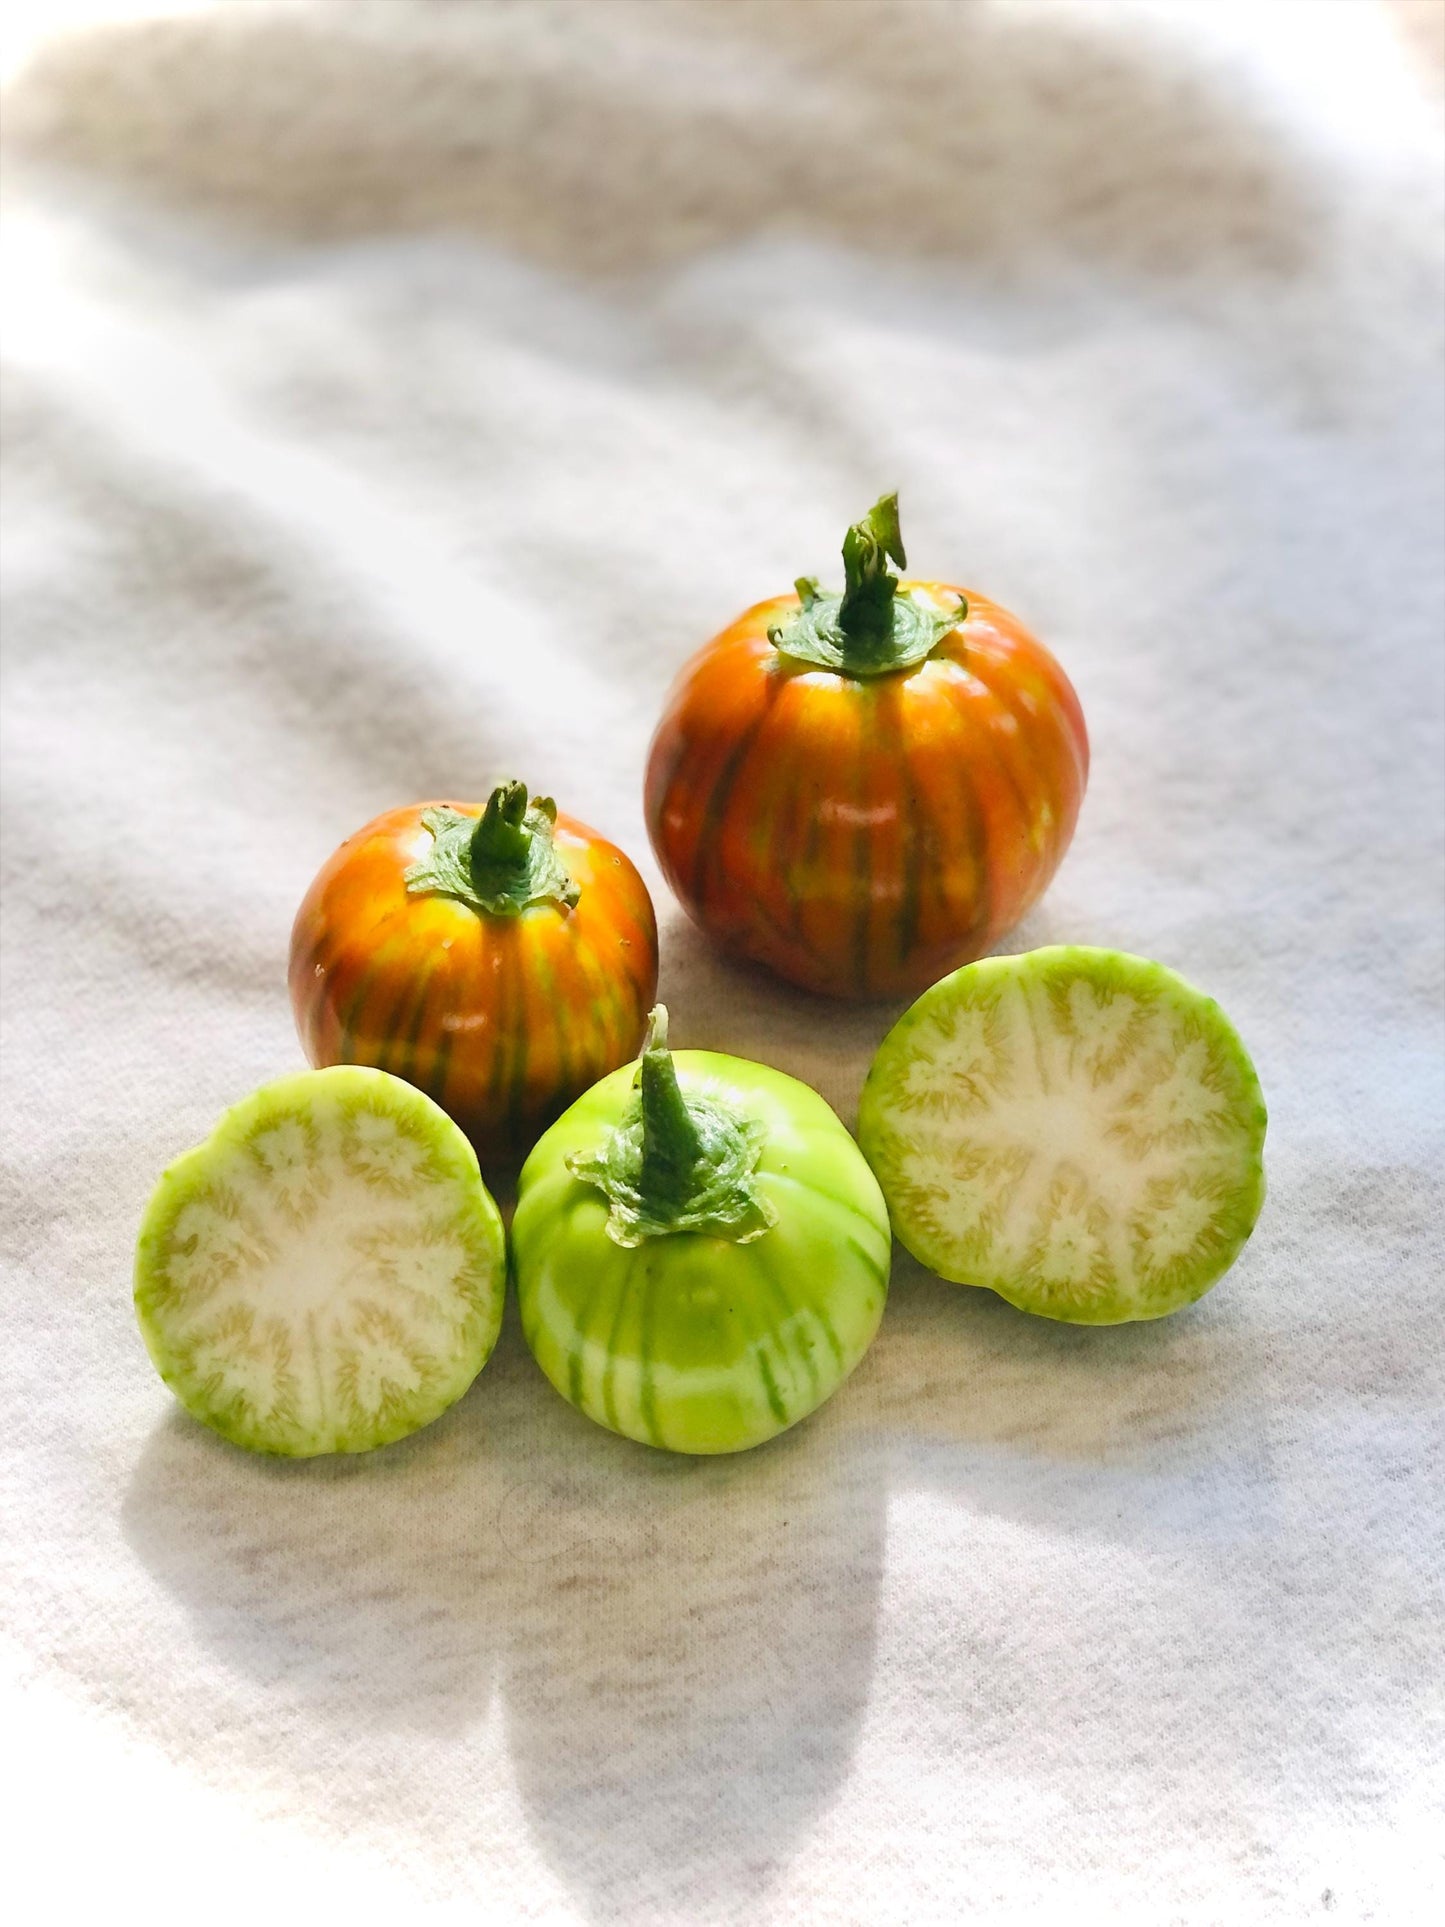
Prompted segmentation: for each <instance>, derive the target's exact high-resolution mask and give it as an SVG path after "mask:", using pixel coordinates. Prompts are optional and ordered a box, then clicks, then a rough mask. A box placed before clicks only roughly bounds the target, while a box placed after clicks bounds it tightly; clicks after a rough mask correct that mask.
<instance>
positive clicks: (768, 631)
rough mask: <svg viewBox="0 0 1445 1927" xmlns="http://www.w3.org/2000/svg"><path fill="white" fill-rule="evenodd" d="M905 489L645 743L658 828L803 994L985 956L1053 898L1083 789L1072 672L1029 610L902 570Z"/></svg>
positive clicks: (686, 691)
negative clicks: (1031, 623)
mask: <svg viewBox="0 0 1445 1927" xmlns="http://www.w3.org/2000/svg"><path fill="white" fill-rule="evenodd" d="M889 558H891V559H892V560H893V561H894V562H896V563H897V564H898V566H899V567H900V568H903V567H904V566H906V565H905V560H904V554H903V544H902V540H901V537H900V534H899V528H898V498H897V497H896V496H885V497H884V499H883V500H882V501H881V502H879V503H878V504H877V506H876V507H875V508H874V509H873V510H872V512H871V513H870V514H869V515H868V516H867V517H866V518H865V519H864V520H863V521H862V522H859V523H856V524H855V525H854V526H853V527H852V528H851V529H850V530H849V531H848V535H847V538H846V539H845V541H844V544H843V562H844V571H845V577H846V584H847V586H846V588H845V589H844V592H843V594H842V595H841V596H840V595H829V594H825V593H823V592H822V591H821V590H820V588H819V586H818V584H817V583H816V582H815V581H812V580H809V579H804V580H800V581H799V582H798V584H797V591H796V593H795V594H793V595H785V596H776V597H774V598H773V599H772V600H770V601H767V602H759V603H757V604H756V605H755V606H754V607H753V608H751V609H749V610H747V611H746V613H745V614H743V615H741V616H739V618H738V619H737V621H736V622H734V623H733V624H732V626H731V627H730V628H728V629H725V630H724V631H723V632H722V633H721V635H719V636H717V637H715V638H714V640H713V641H712V642H710V643H709V644H708V645H707V646H706V647H705V648H704V649H703V650H701V651H700V653H699V654H698V655H696V656H695V657H694V658H693V659H692V661H691V662H690V663H689V664H688V665H687V666H686V667H685V668H684V669H683V671H682V674H681V675H680V676H679V678H678V680H677V682H676V683H675V684H674V686H673V689H672V691H671V693H670V695H669V697H668V699H667V704H666V707H665V709H664V711H663V716H662V720H661V722H660V723H659V725H658V728H657V733H656V735H655V736H654V738H653V742H652V749H651V752H650V755H649V759H648V769H647V786H646V810H647V827H648V833H649V835H650V836H651V838H652V846H653V848H654V850H656V852H657V857H658V861H659V863H660V864H661V865H662V869H663V873H664V874H665V876H666V877H667V880H668V882H669V883H670V884H671V885H672V888H673V889H674V891H675V892H676V893H677V895H678V897H679V899H680V900H681V902H682V904H683V905H684V907H685V908H686V909H687V911H688V912H689V913H690V915H691V916H692V917H693V918H694V920H695V921H696V922H697V923H699V924H700V925H701V926H702V928H703V929H704V930H706V931H707V932H708V933H709V935H710V936H712V937H713V938H714V939H715V940H716V941H717V942H718V943H720V944H722V945H723V946H724V947H725V948H726V949H728V950H731V951H733V952H735V953H737V954H738V955H741V956H743V957H748V958H752V959H753V960H754V961H756V962H758V963H762V964H765V965H767V966H768V967H769V968H771V969H772V970H774V971H776V972H777V973H778V975H779V976H781V977H785V978H787V979H788V980H789V981H790V982H792V983H795V984H800V985H802V986H803V988H804V989H807V990H813V991H819V992H822V993H825V994H827V995H830V996H835V997H882V996H899V995H907V994H909V993H912V992H915V991H918V990H920V989H922V988H924V987H925V986H926V985H928V984H931V983H933V982H934V981H935V980H936V979H937V978H939V977H941V976H942V975H943V974H944V973H945V972H946V971H949V970H952V969H954V968H955V967H957V966H958V965H959V964H963V963H967V962H969V961H970V960H971V959H972V958H975V957H978V956H980V955H981V954H982V953H983V952H984V951H985V950H987V949H988V948H989V946H990V945H991V944H992V943H994V942H995V941H996V940H997V939H998V938H999V937H1000V936H1002V934H1003V933H1004V932H1005V931H1006V930H1008V929H1009V928H1010V927H1011V926H1012V925H1013V924H1015V923H1016V922H1017V921H1018V919H1019V918H1020V917H1021V916H1022V915H1023V914H1024V912H1025V911H1026V910H1027V909H1029V907H1030V906H1031V905H1032V904H1033V903H1034V902H1035V901H1036V900H1037V899H1038V897H1039V896H1040V895H1041V894H1042V893H1043V891H1044V889H1045V887H1046V886H1047V884H1048V883H1049V880H1050V879H1051V877H1052V876H1053V874H1054V871H1055V870H1056V869H1057V868H1058V865H1059V863H1060V861H1061V859H1062V857H1063V855H1064V852H1065V850H1067V848H1068V846H1069V840H1070V838H1071V837H1072V835H1073V833H1074V824H1075V822H1076V821H1077V818H1078V814H1079V805H1080V803H1081V802H1082V801H1083V795H1084V784H1085V780H1086V778H1087V775H1088V767H1089V744H1088V737H1087V734H1086V732H1085V729H1084V718H1083V712H1082V711H1081V709H1080V707H1079V700H1078V697H1077V696H1076V695H1075V694H1074V690H1073V687H1072V685H1071V684H1070V682H1069V679H1068V677H1067V676H1066V675H1065V674H1064V672H1063V670H1062V669H1061V668H1060V667H1059V665H1058V663H1057V662H1055V660H1054V658H1053V657H1052V656H1051V655H1050V654H1049V652H1048V650H1047V649H1045V648H1044V646H1043V645H1042V643H1040V642H1037V641H1035V639H1034V638H1033V636H1031V635H1030V634H1029V632H1028V631H1027V630H1026V629H1025V628H1024V626H1023V624H1022V623H1021V622H1019V620H1018V619H1017V617H1015V616H1012V615H1010V614H1009V612H1008V610H1007V609H1003V608H1001V607H1000V606H999V605H998V604H997V603H995V602H990V601H989V600H988V599H987V598H986V597H985V596H981V595H976V594H974V592H973V591H972V590H967V591H965V590H963V589H959V588H955V587H953V586H952V585H950V584H947V583H941V582H924V581H912V580H909V581H903V582H900V581H899V579H898V577H896V576H894V575H893V574H891V573H890V572H889V569H888V560H889Z"/></svg>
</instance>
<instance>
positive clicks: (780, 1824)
mask: <svg viewBox="0 0 1445 1927" xmlns="http://www.w3.org/2000/svg"><path fill="white" fill-rule="evenodd" d="M840 1415H841V1408H840V1407H834V1408H832V1409H831V1410H830V1411H828V1412H825V1413H824V1414H822V1415H820V1417H819V1419H818V1420H817V1421H816V1422H814V1423H813V1424H811V1425H809V1426H806V1427H804V1428H802V1429H801V1430H800V1431H798V1432H795V1433H792V1434H788V1435H786V1436H785V1437H784V1438H782V1439H780V1440H778V1441H777V1442H776V1443H775V1444H774V1445H772V1446H769V1447H765V1448H763V1449H761V1450H760V1451H758V1452H755V1453H752V1454H750V1455H748V1456H747V1457H746V1458H743V1459H713V1460H680V1459H675V1458H672V1457H669V1456H666V1455H664V1454H661V1453H654V1452H651V1451H649V1450H647V1449H646V1448H644V1447H642V1446H636V1445H633V1444H631V1443H630V1442H629V1441H627V1440H623V1439H618V1438H614V1437H613V1436H612V1435H611V1434H608V1433H605V1432H603V1431H601V1430H600V1429H599V1428H597V1427H595V1426H594V1425H592V1424H591V1423H590V1422H589V1421H587V1420H586V1419H583V1418H582V1417H580V1416H579V1415H578V1414H577V1413H575V1412H573V1411H572V1410H571V1408H570V1407H569V1406H567V1405H566V1404H565V1403H564V1402H563V1401H562V1400H561V1399H559V1398H557V1397H556V1396H555V1394H554V1393H553V1392H552V1391H551V1390H550V1388H549V1387H547V1386H546V1385H545V1383H544V1382H543V1381H542V1380H541V1378H540V1376H539V1375H538V1373H537V1371H536V1368H535V1366H534V1365H533V1363H532V1360H531V1358H530V1356H529V1355H528V1354H527V1352H526V1349H525V1346H524V1345H523V1342H522V1340H521V1337H520V1333H519V1331H518V1329H517V1326H516V1322H515V1318H514V1316H512V1315H511V1314H509V1316H508V1320H507V1324H506V1327H505V1329H504V1333H503V1337H502V1339H501V1341H500V1343H499V1345H498V1348H497V1351H496V1353H495V1354H494V1356H493V1359H492V1361H491V1362H490V1364H489V1365H488V1367H487V1370H486V1372H485V1373H484V1375H483V1377H482V1379H481V1380H480V1381H479V1383H478V1385H477V1387H476V1388H475V1390H474V1391H473V1392H472V1393H471V1394H470V1395H469V1396H468V1397H467V1398H466V1399H465V1400H463V1401H462V1403H461V1404H460V1405H459V1406H457V1407H455V1408H453V1410H452V1412H450V1413H449V1414H447V1415H446V1416H445V1417H444V1418H442V1419H441V1420H439V1421H438V1422H437V1423H436V1424H435V1425H434V1426H431V1427H429V1428H428V1429H427V1430H426V1431H425V1432H423V1433H421V1434H419V1435H418V1436H417V1437H416V1438H415V1439H412V1440H409V1441H407V1442H405V1443H404V1444H402V1445H400V1446H397V1447H393V1448H390V1449H388V1450H387V1451H385V1452H380V1453H377V1454H374V1455H369V1456H367V1457H364V1458H359V1459H353V1460H332V1461H312V1462H309V1463H307V1462H300V1463H290V1464H287V1463H282V1462H270V1461H266V1460H264V1459H251V1458H247V1457H245V1456H243V1455H242V1454H240V1453H238V1452H236V1451H234V1450H233V1449H232V1448H230V1447H228V1446H226V1445H224V1444H223V1443H222V1442H221V1441H219V1440H217V1439H214V1438H213V1437H212V1436H211V1435H210V1434H209V1433H207V1432H205V1431H204V1430H203V1429H202V1428H201V1427H200V1426H198V1425H196V1424H195V1423H193V1422H192V1421H191V1420H190V1419H188V1418H187V1417H185V1416H184V1415H183V1414H182V1413H180V1412H178V1411H177V1412H175V1413H173V1414H172V1415H171V1417H170V1418H168V1419H167V1420H166V1422H165V1423H163V1424H162V1425H161V1426H159V1427H158V1428H157V1430H156V1432H155V1434H154V1435H153V1436H152V1438H151V1440H150V1442H149V1443H148V1445H147V1446H146V1448H145V1451H144V1452H143V1454H142V1456H141V1459H140V1462H139V1464H138V1466H137V1468H136V1471H135V1474H134V1477H133V1479H132V1482H131V1486H130V1489H129V1493H128V1496H127V1499H126V1502H125V1507H124V1518H123V1526H124V1531H125V1535H126V1538H127V1540H128V1542H129V1544H130V1545H131V1547H132V1549H133V1550H134V1551H135V1552H136V1554H137V1555H138V1556H139V1558H140V1559H141V1560H142V1562H143V1563H144V1565H145V1566H146V1567H147V1569H148V1570H149V1572H150V1573H151V1574H152V1576H153V1577H154V1578H155V1580H156V1581H157V1582H158V1583H159V1584H160V1585H161V1586H162V1587H163V1588H164V1589H165V1591H166V1592H168V1593H169V1594H170V1595H172V1596H173V1597H174V1598H175V1599H176V1600H178V1601H179V1603H180V1604H181V1606H182V1607H183V1609H184V1610H185V1612H186V1614H187V1616H188V1618H189V1620H190V1623H191V1626H192V1628H193V1630H194V1633H195V1635H196V1637H197V1638H198V1640H199V1641H200V1643H201V1645H202V1646H203V1647H204V1648H205V1649H206V1650H207V1651H208V1652H209V1653H210V1654H211V1655H212V1656H213V1657H214V1658H215V1659H216V1660H218V1661H219V1662H220V1667H221V1672H220V1675H219V1677H217V1676H216V1675H207V1676H204V1679H203V1680H202V1679H197V1680H196V1681H195V1683H194V1684H193V1688H192V1690H193V1692H194V1693H195V1694H196V1695H197V1703H196V1706H195V1709H194V1714H193V1720H194V1724H195V1727H196V1729H197V1731H198V1733H199V1735H200V1737H199V1738H198V1739H197V1742H196V1744H197V1745H198V1746H199V1747H202V1748H204V1747H205V1746H206V1745H207V1744H211V1745H214V1744H215V1743H216V1741H217V1739H218V1738H219V1740H220V1742H221V1743H222V1744H223V1745H224V1746H225V1748H226V1750H227V1754H228V1756H230V1757H232V1758H233V1759H234V1755H235V1753H236V1751H237V1750H238V1749H246V1750H248V1751H253V1752H254V1756H255V1757H254V1759H252V1760H250V1761H249V1762H247V1764H248V1765H249V1766H250V1767H251V1769H252V1770H253V1771H257V1772H264V1773H265V1774H266V1775H268V1776H270V1777H274V1776H276V1775H277V1774H283V1775H285V1776H286V1778H287V1779H288V1780H294V1781H297V1782H299V1783H300V1784H302V1785H303V1786H304V1787H305V1790H306V1798H307V1801H308V1803H309V1804H310V1805H312V1806H313V1807H314V1808H315V1809H316V1810H318V1811H319V1812H320V1813H321V1814H322V1815H323V1816H325V1817H326V1818H327V1819H328V1820H329V1821H330V1822H331V1823H332V1824H333V1825H336V1826H339V1827H342V1828H344V1827H346V1826H347V1825H348V1824H349V1823H350V1822H351V1821H352V1820H353V1819H359V1818H360V1814H359V1811H358V1812H357V1813H353V1812H352V1810H351V1807H352V1804H354V1803H356V1802H358V1801H359V1800H362V1799H364V1798H365V1797H366V1793H365V1789H366V1788H367V1787H368V1786H371V1787H372V1789H373V1794H372V1797H373V1798H374V1800H376V1801H377V1803H378V1806H379V1807H380V1808H381V1809H383V1810H384V1812H385V1815H386V1818H387V1821H388V1823H389V1825H390V1826H391V1828H393V1829H404V1830H406V1831H407V1832H410V1833H412V1834H413V1835H414V1836H415V1837H417V1838H431V1839H433V1840H436V1841H438V1842H445V1843H446V1845H447V1846H448V1848H449V1850H450V1852H451V1853H452V1854H453V1855H455V1856H457V1857H458V1858H459V1859H461V1860H463V1861H465V1860H468V1859H475V1860H476V1861H478V1862H479V1863H480V1861H481V1860H482V1859H484V1857H485V1853H486V1846H487V1843H486V1841H485V1839H484V1837H483V1836H482V1825H483V1821H482V1815H481V1812H480V1803H479V1801H478V1800H477V1797H476V1787H475V1780H474V1777H473V1776H472V1775H469V1773H468V1771H467V1770H466V1768H465V1766H464V1765H463V1764H462V1762H463V1761H464V1759H465V1754H464V1753H459V1751H458V1747H459V1746H460V1745H461V1744H462V1742H463V1741H464V1739H465V1737H466V1736H467V1735H468V1734H469V1733H473V1735H474V1737H476V1736H475V1734H474V1729H477V1728H478V1727H479V1726H480V1725H481V1724H482V1722H483V1720H484V1718H485V1716H486V1714H487V1711H488V1707H489V1705H490V1703H491V1697H492V1693H493V1690H494V1688H499V1689H500V1690H501V1691H502V1694H503V1697H504V1701H505V1706H506V1727H507V1734H508V1739H509V1744H510V1750H511V1754H512V1759H513V1766H514V1770H515V1772H516V1775H517V1779H518V1782H519V1785H520V1788H521V1792H522V1794H523V1797H524V1799H525V1801H526V1804H527V1808H528V1811H529V1815H530V1819H531V1824H532V1827H533V1830H534V1833H535V1836H536V1839H537V1842H538V1844H539V1846H540V1848H541V1850H542V1851H543V1853H544V1854H545V1855H546V1856H547V1858H548V1859H549V1861H551V1862H552V1863H553V1864H554V1865H555V1866H556V1868H557V1869H558V1871H559V1873H560V1874H561V1876H562V1877H563V1878H564V1879H565V1880H566V1882H567V1883H568V1885H569V1887H571V1888H573V1889H574V1890H575V1891H577V1892H579V1893H580V1894H581V1895H583V1896H584V1897H585V1898H586V1900H587V1902H588V1904H589V1905H590V1906H591V1907H592V1909H593V1910H594V1911H595V1913H596V1914H597V1915H598V1916H599V1917H616V1918H623V1919H627V1918H637V1917H639V1912H638V1910H640V1909H644V1908H646V1906H647V1905H648V1903H649V1902H651V1904H652V1905H654V1906H656V1907H658V1908H659V1909H660V1910H661V1911H663V1912H670V1910H671V1909H673V1908H675V1907H691V1906H693V1905H694V1904H697V1905H704V1906H705V1905H710V1904H712V1903H716V1905H717V1906H718V1907H719V1908H720V1909H722V1910H724V1911H726V1910H728V1909H735V1908H738V1907H743V1908H746V1907H747V1906H748V1905H749V1904H751V1903H752V1902H754V1901H755V1900H756V1899H757V1898H758V1897H759V1896H760V1895H761V1894H762V1893H763V1892H764V1890H765V1889H766V1888H767V1887H768V1885H769V1884H770V1883H771V1882H772V1880H773V1879H774V1878H775V1877H776V1876H777V1875H778V1874H779V1873H781V1872H782V1871H783V1870H784V1869H785V1868H786V1866H787V1864H788V1861H789V1859H790V1858H791V1855H792V1853H793V1851H794V1850H795V1849H796V1846H797V1844H798V1843H799V1842H800V1840H801V1839H802V1838H803V1836H804V1835H805V1834H806V1832H807V1831H808V1829H809V1828H810V1827H811V1826H812V1825H813V1824H814V1823H815V1822H816V1820H817V1819H818V1817H819V1815H820V1814H821V1813H822V1812H823V1811H824V1810H826V1808H827V1806H828V1805H829V1803H830V1801H831V1799H832V1798H833V1797H834V1795H835V1794H836V1792H837V1790H838V1788H839V1787H840V1785H841V1783H842V1782H843V1780H844V1778H845V1777H846V1775H847V1772H848V1768H849V1762H850V1759H851V1757H852V1752H853V1747H854V1743H855V1740H856V1736H857V1731H858V1727H859V1724H860V1721H861V1719H862V1715H863V1710H864V1707H865V1705H866V1703H867V1699H868V1694H869V1689H870V1685H871V1680H872V1672H873V1658H874V1642H875V1628H876V1622H877V1614H878V1593H879V1584H880V1577H881V1572H882V1562H883V1541H884V1520H885V1505H886V1488H885V1482H884V1476H883V1472H884V1468H883V1465H882V1463H881V1460H880V1459H879V1457H878V1455H877V1454H872V1453H869V1452H866V1451H865V1452H863V1453H861V1454H859V1453H857V1452H856V1451H855V1452H852V1453H851V1454H850V1455H849V1456H848V1457H847V1458H846V1459H844V1458H843V1456H842V1455H841V1453H840V1444H841V1435H840V1433H839V1430H838V1427H839V1424H840V1422H841V1416H840ZM228 1675H239V1676H241V1677H242V1678H243V1679H244V1680H246V1681H248V1682H250V1683H251V1685H252V1686H253V1687H260V1688H261V1689H263V1691H264V1693H265V1695H266V1697H265V1699H264V1701H263V1706H264V1717H263V1718H262V1719H261V1720H259V1721H253V1722H250V1723H247V1722H245V1721H244V1720H238V1718H237V1716H236V1710H235V1708H234V1707H233V1705H232V1700H233V1689H232V1688H231V1686H230V1683H229V1680H228V1677H227V1676H228ZM204 1695H209V1696H211V1700H210V1703H209V1704H208V1703H206V1701H205V1699H204V1698H203V1697H202V1696H204ZM253 1703H254V1702H253ZM139 1710H140V1712H141V1714H142V1716H143V1713H144V1709H143V1708H142V1709H139ZM426 1736H434V1737H436V1738H440V1739H441V1740H443V1741H445V1742H447V1743H448V1751H447V1756H446V1757H447V1760H448V1761H449V1763H450V1765H449V1769H448V1770H447V1771H444V1772H442V1773H426V1774H418V1775H416V1776H415V1783H414V1784H413V1783H412V1776H409V1775H408V1774H407V1773H406V1771H405V1770H404V1768H403V1769H401V1770H398V1768H397V1766H396V1764H394V1762H395V1761H396V1759H397V1758H398V1757H399V1756H398V1755H397V1748H398V1746H402V1747H405V1748H409V1747H411V1746H414V1745H415V1744H416V1742H417V1741H418V1739H425V1737H426ZM338 1744H340V1745H341V1746H342V1747H344V1749H345V1751H346V1755H347V1759H348V1763H349V1770H348V1772H347V1773H346V1774H343V1775H339V1776H332V1775H329V1774H328V1773H327V1771H326V1763H327V1761H328V1760H329V1759H334V1757H335V1754H336V1748H337V1746H338ZM720 1789H726V1798H720V1797H719V1792H720ZM339 1803H346V1804H339ZM376 1817H377V1811H376V1809H375V1808H374V1809H373V1812H372V1815H371V1818H372V1819H373V1820H374V1819H375V1818H376Z"/></svg>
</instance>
